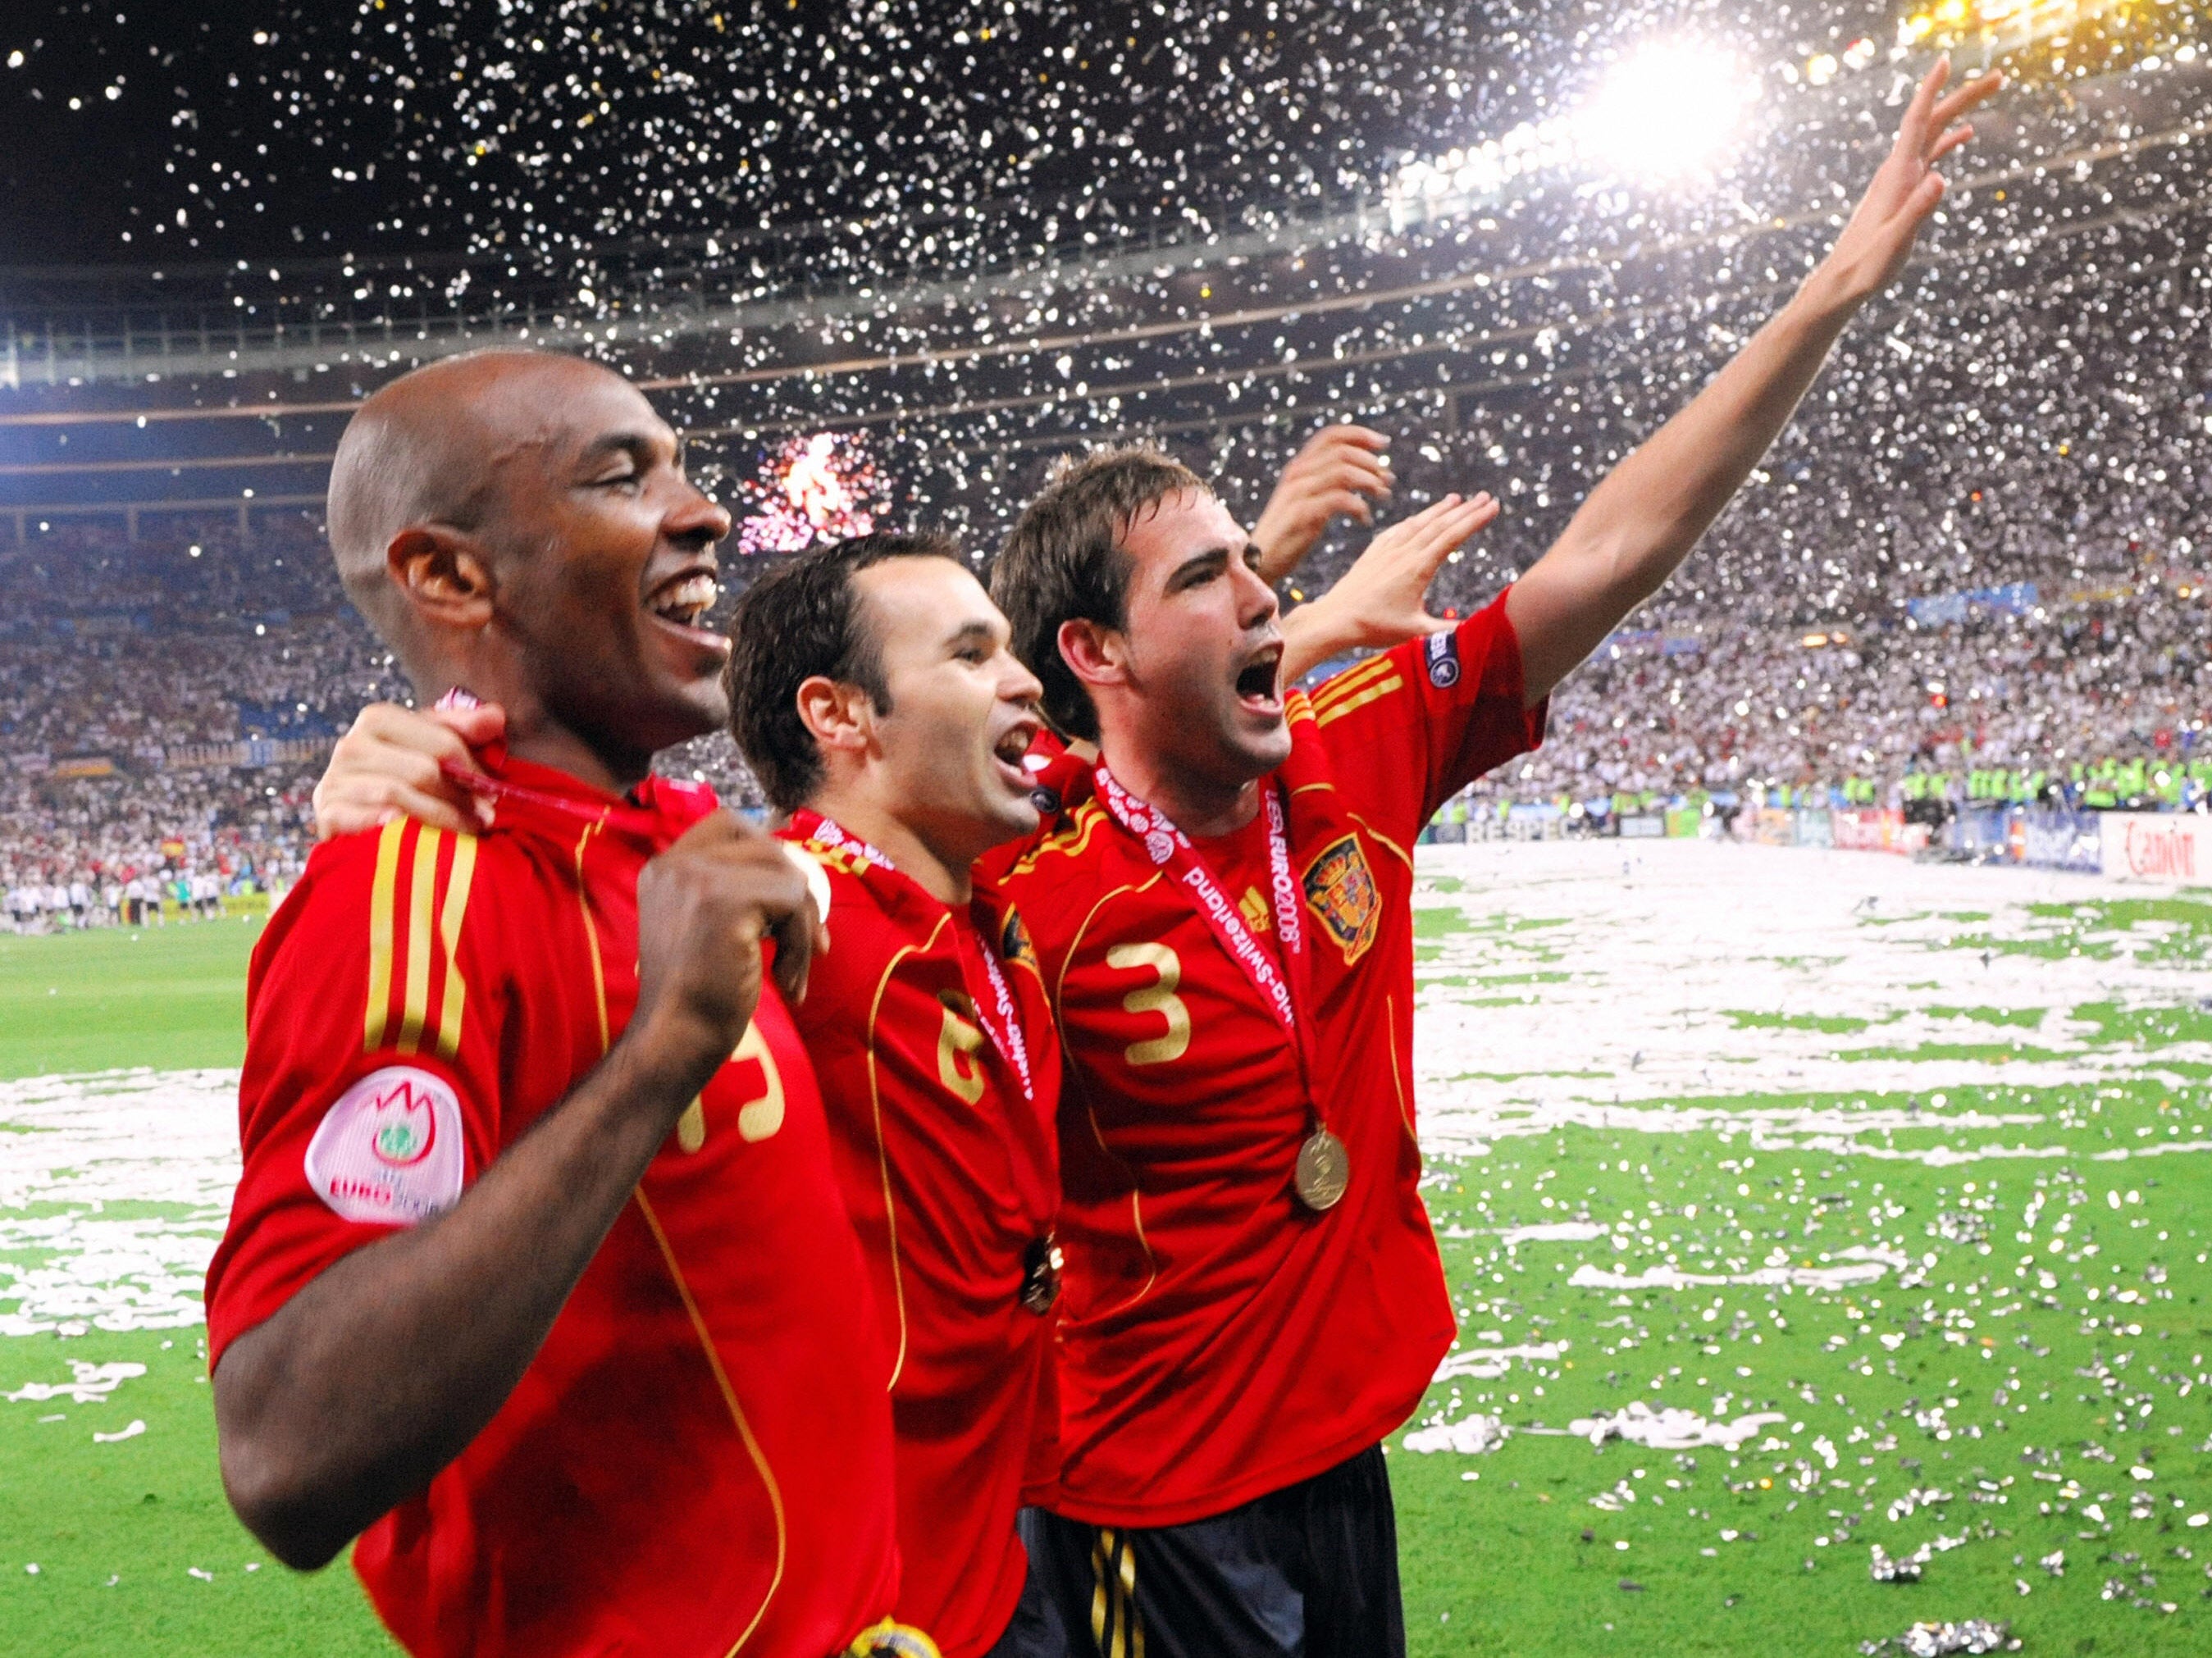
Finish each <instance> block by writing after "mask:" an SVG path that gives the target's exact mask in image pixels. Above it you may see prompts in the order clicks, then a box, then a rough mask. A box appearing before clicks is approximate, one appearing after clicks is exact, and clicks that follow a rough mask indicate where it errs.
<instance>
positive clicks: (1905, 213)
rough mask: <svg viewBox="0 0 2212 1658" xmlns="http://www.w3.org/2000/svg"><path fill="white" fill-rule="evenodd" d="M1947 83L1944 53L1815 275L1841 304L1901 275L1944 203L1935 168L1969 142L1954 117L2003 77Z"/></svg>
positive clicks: (1968, 131) (1948, 75)
mask: <svg viewBox="0 0 2212 1658" xmlns="http://www.w3.org/2000/svg"><path fill="white" fill-rule="evenodd" d="M1950 79H1951V59H1950V58H1949V57H1948V55H1947V56H1945V57H1943V58H1939V59H1938V60H1937V61H1936V67H1935V68H1934V69H1932V70H1929V71H1928V78H1927V79H1925V80H1923V82H1921V83H1920V88H1919V90H1918V91H1917V92H1915V93H1914V94H1912V101H1911V103H1910V104H1908V105H1906V106H1905V119H1904V120H1903V121H1902V122H1901V123H1899V126H1898V130H1897V143H1896V144H1895V145H1894V146H1893V148H1892V149H1891V150H1890V152H1889V159H1888V160H1887V161H1884V162H1883V163H1882V164H1881V172H1879V173H1875V176H1874V183H1873V184H1871V185H1869V186H1868V187H1867V192H1866V194H1865V195H1864V196H1863V197H1861V198H1860V200H1859V204H1858V207H1857V210H1856V211H1854V212H1853V213H1852V215H1851V217H1850V222H1849V223H1848V224H1846V225H1845V226H1844V234H1842V235H1841V236H1839V237H1838V238H1837V239H1836V245H1835V246H1834V247H1833V248H1832V249H1831V250H1830V252H1829V253H1828V257H1827V258H1826V261H1824V262H1823V264H1822V266H1821V274H1822V275H1823V276H1825V277H1826V278H1827V279H1828V280H1829V281H1830V282H1832V283H1833V284H1834V285H1835V288H1836V297H1837V298H1838V300H1839V301H1842V302H1843V303H1844V304H1846V305H1857V304H1860V303H1862V302H1863V301H1866V300H1868V299H1869V298H1871V297H1872V296H1873V295H1875V294H1878V293H1880V292H1881V290H1882V289H1883V288H1887V286H1888V285H1889V284H1890V283H1891V282H1893V281H1895V280H1896V277H1897V274H1898V272H1899V271H1900V270H1904V269H1905V261H1906V260H1907V259H1908V258H1911V255H1912V245H1913V242H1914V241H1915V240H1917V238H1918V236H1919V234H1920V228H1921V227H1922V226H1923V225H1924V224H1926V223H1927V222H1928V220H1929V216H1930V215H1932V214H1933V213H1934V212H1935V211H1936V205H1937V203H1940V202H1942V199H1943V191H1944V182H1943V175H1942V173H1938V172H1936V163H1937V162H1938V161H1942V159H1943V158H1944V157H1945V156H1947V155H1949V154H1950V153H1951V152H1952V151H1953V150H1954V149H1958V148H1959V146H1960V145H1961V144H1963V143H1966V141H1967V140H1968V139H1969V138H1972V137H1973V136H1974V130H1973V128H1972V127H1971V126H1966V125H1959V118H1960V116H1962V115H1965V114H1966V113H1967V112H1969V111H1970V110H1972V109H1973V108H1975V107H1976V106H1978V105H1979V104H1981V103H1983V102H1984V101H1985V100H1987V99H1988V98H1989V97H1990V95H1991V94H1994V93H1995V92H1996V90H1997V88H2000V87H2002V85H2003V84H2004V76H2002V75H1999V74H1996V73H1995V72H1991V73H1990V74H1988V75H1984V76H1979V77H1978V78H1977V79H1974V80H1972V81H1969V82H1966V84H1965V85H1964V86H1962V87H1960V88H1957V89H1956V90H1955V91H1953V92H1950V93H1948V94H1946V93H1945V92H1944V90H1943V88H1945V87H1946V86H1947V85H1948V84H1949V82H1950Z"/></svg>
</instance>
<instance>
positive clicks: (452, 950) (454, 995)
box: [436, 835, 477, 1060]
mask: <svg viewBox="0 0 2212 1658" xmlns="http://www.w3.org/2000/svg"><path fill="white" fill-rule="evenodd" d="M476 872H477V837H476V836H475V835H455V836H454V837H453V873H452V874H451V875H449V876H448V877H447V879H446V902H445V904H444V906H443V907H442V908H441V909H440V910H439V912H438V942H439V944H441V945H442V946H443V947H444V950H445V956H446V989H445V993H444V995H443V996H442V997H441V998H440V1000H439V1005H438V1026H437V1031H436V1035H437V1044H438V1057H439V1058H440V1059H442V1060H450V1059H452V1058H453V1055H454V1054H456V1053H458V1052H459V1050H460V1046H461V1014H462V1012H463V1011H464V1004H465V1001H466V1000H467V998H468V993H469V987H468V981H466V980H465V979H463V978H462V977H461V964H460V961H459V950H460V947H461V920H462V918H463V917H464V916H465V915H466V914H468V908H469V884H470V882H471V881H472V880H473V879H474V878H476Z"/></svg>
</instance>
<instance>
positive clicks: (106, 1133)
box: [0, 1071, 239, 1336]
mask: <svg viewBox="0 0 2212 1658" xmlns="http://www.w3.org/2000/svg"><path fill="white" fill-rule="evenodd" d="M0 1130H5V1131H7V1132H0V1335H9V1336H14V1335H34V1334H39V1333H45V1332H49V1331H59V1332H61V1333H64V1334H77V1333H82V1332H84V1331H87V1330H90V1329H102V1330H149V1329H173V1328H177V1327H183V1326H187V1325H192V1324H197V1323H199V1322H201V1321H202V1320H203V1317H204V1313H203V1309H202V1307H201V1303H200V1291H201V1283H202V1280H203V1279H204V1277H205V1276H206V1272H207V1264H208V1260H209V1259H210V1257H211V1256H212V1255H213V1254H214V1253H215V1247H216V1243H217V1242H218V1241H220V1239H221V1238H222V1227H223V1222H224V1219H225V1218H226V1217H227V1216H228V1213H229V1210H230V1199H231V1193H232V1190H233V1188H234V1187H236V1185H237V1183H238V1169H239V1159H238V1073H237V1072H233V1071H173V1072H154V1071H111V1072H98V1073H95V1074H92V1075H87V1076H75V1077H34V1078H29V1079H27V1080H25V1081H20V1082H9V1083H0ZM124 1205H128V1206H131V1209H133V1210H135V1211H137V1212H134V1213H126V1214H122V1215H118V1214H114V1213H112V1212H111V1211H112V1209H113V1208H115V1207H117V1206H124ZM148 1206H155V1207H157V1209H158V1212H155V1213H153V1214H148V1213H146V1212H144V1209H145V1208H146V1207H148Z"/></svg>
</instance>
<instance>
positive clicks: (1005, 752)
mask: <svg viewBox="0 0 2212 1658" xmlns="http://www.w3.org/2000/svg"><path fill="white" fill-rule="evenodd" d="M1040 730H1042V722H1041V721H1039V720H1035V719H1022V720H1016V721H1015V722H1014V723H1013V724H1012V725H1011V726H1007V727H1006V730H1005V731H1003V732H1000V734H999V737H998V740H997V741H995V742H994V743H993V744H991V759H992V761H993V762H994V764H996V766H997V767H998V768H999V780H1000V782H1002V783H1004V784H1005V785H1006V786H1007V787H1008V788H1009V789H1011V790H1012V791H1013V792H1014V793H1017V794H1024V795H1025V794H1027V793H1029V792H1030V786H1031V785H1030V772H1029V768H1028V767H1027V766H1024V764H1023V763H1022V761H1023V758H1024V756H1026V755H1027V754H1028V753H1029V751H1030V744H1032V743H1034V742H1036V734H1037V732H1039V731H1040Z"/></svg>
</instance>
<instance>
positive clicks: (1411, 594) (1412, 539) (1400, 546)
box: [1292, 495, 1498, 654]
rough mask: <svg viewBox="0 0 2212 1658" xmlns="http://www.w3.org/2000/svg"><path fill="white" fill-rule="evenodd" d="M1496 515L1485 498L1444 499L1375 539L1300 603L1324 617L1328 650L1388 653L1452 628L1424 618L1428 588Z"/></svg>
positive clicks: (1435, 618)
mask: <svg viewBox="0 0 2212 1658" xmlns="http://www.w3.org/2000/svg"><path fill="white" fill-rule="evenodd" d="M1497 516H1498V503H1497V501H1494V500H1492V498H1491V497H1490V496H1488V495H1475V496H1474V497H1472V498H1471V499H1464V500H1463V499H1462V498H1461V497H1460V496H1458V495H1446V496H1445V497H1444V498H1443V500H1442V501H1438V502H1437V503H1436V505H1435V506H1433V507H1426V508H1425V509H1423V510H1422V511H1420V512H1418V513H1414V514H1413V517H1411V518H1409V519H1405V520H1404V521H1403V522H1402V523H1398V524H1394V525H1391V526H1390V527H1389V529H1387V530H1385V531H1383V532H1382V533H1381V534H1380V535H1378V536H1376V537H1375V539H1374V540H1373V541H1371V542H1370V543H1369V544H1368V545H1367V550H1366V551H1365V552H1364V553H1362V554H1361V555H1360V556H1359V557H1358V562H1355V563H1354V564H1353V565H1352V568H1350V569H1349V570H1346V572H1345V573H1344V574H1343V575H1342V576H1340V577H1339V578H1338V580H1337V583H1336V586H1334V587H1331V588H1330V589H1329V590H1328V592H1326V593H1323V594H1322V596H1321V597H1320V598H1317V599H1316V600H1315V601H1314V602H1313V603H1312V604H1310V605H1308V606H1306V609H1307V610H1313V611H1317V612H1320V613H1321V614H1322V616H1326V617H1327V625H1326V628H1325V629H1324V631H1325V632H1326V635H1327V636H1328V641H1329V643H1330V645H1331V647H1332V649H1331V652H1330V653H1331V654H1334V652H1336V651H1344V650H1355V649H1358V650H1380V649H1388V648H1389V647H1391V646H1393V645H1399V644H1403V643H1404V642H1405V641H1407V640H1408V639H1413V638H1416V637H1419V635H1424V634H1434V633H1443V632H1446V631H1448V630H1449V629H1452V628H1453V627H1455V626H1456V625H1457V624H1456V623H1452V622H1448V621H1446V620H1445V619H1444V618H1443V617H1442V616H1431V615H1430V614H1429V610H1428V597H1429V584H1430V583H1431V582H1432V581H1434V580H1436V575H1437V571H1438V570H1439V569H1441V568H1443V562H1444V561H1445V559H1447V558H1449V556H1451V554H1452V551H1453V550H1454V549H1455V548H1458V547H1461V546H1463V545H1464V544H1466V542H1467V541H1468V537H1471V536H1474V535H1475V534H1476V533H1477V532H1479V531H1481V530H1483V529H1486V527H1488V525H1490V523H1491V522H1492V519H1496V518H1497ZM1292 614H1293V615H1296V614H1297V612H1295V611H1293V612H1292Z"/></svg>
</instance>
